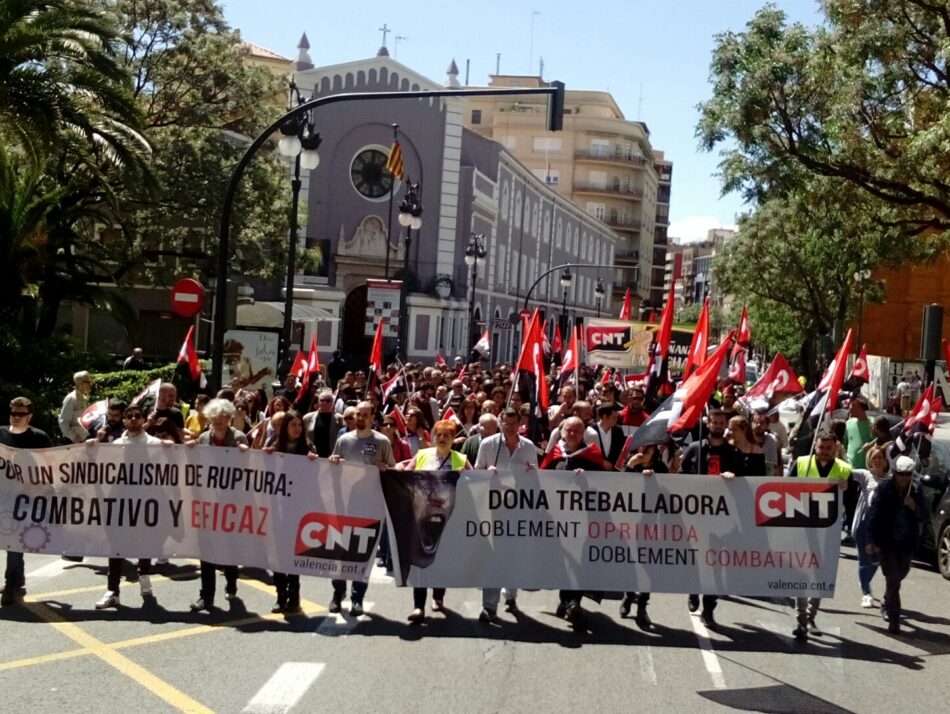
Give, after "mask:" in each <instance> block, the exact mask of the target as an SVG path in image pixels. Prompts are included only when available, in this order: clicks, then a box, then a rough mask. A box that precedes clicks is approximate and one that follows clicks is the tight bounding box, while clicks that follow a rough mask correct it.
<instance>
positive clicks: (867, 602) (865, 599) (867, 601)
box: [861, 593, 874, 608]
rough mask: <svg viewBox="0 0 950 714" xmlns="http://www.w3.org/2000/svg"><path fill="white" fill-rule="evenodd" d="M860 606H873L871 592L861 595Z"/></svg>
mask: <svg viewBox="0 0 950 714" xmlns="http://www.w3.org/2000/svg"><path fill="white" fill-rule="evenodd" d="M861 607H863V608H872V607H874V598H873V597H871V593H868V594H867V595H862V596H861Z"/></svg>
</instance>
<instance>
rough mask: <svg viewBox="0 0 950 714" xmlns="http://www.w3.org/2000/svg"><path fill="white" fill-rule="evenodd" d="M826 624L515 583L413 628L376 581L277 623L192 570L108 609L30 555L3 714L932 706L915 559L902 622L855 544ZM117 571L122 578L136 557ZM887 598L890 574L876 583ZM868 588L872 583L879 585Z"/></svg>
mask: <svg viewBox="0 0 950 714" xmlns="http://www.w3.org/2000/svg"><path fill="white" fill-rule="evenodd" d="M842 553H843V557H842V560H841V565H840V569H839V577H838V597H837V598H836V599H835V600H826V601H825V602H824V605H825V607H824V608H823V610H822V612H821V613H820V615H819V617H818V624H819V626H820V627H821V628H822V630H823V634H822V635H821V636H818V637H814V638H812V639H811V640H810V641H809V642H808V643H806V644H798V643H796V642H794V640H793V639H792V638H791V630H792V628H793V626H794V617H793V613H792V610H791V608H789V607H787V606H785V605H782V604H779V603H774V602H769V601H765V600H752V599H744V598H729V599H724V600H721V601H720V605H719V608H718V610H717V611H716V616H717V620H718V622H719V626H718V627H717V629H716V630H715V631H711V632H710V631H707V630H706V629H705V628H704V627H703V626H702V624H701V623H700V621H699V618H698V617H697V616H696V615H690V614H689V613H688V611H687V608H686V597H685V596H682V595H655V596H654V597H653V602H651V605H650V614H651V616H652V618H653V621H654V627H653V629H652V630H651V631H649V632H644V631H641V630H640V629H639V628H638V627H637V626H636V624H634V622H633V620H621V619H620V618H619V616H618V614H617V608H618V605H619V603H618V602H617V601H614V600H605V601H604V602H603V603H602V604H601V605H599V606H598V605H596V604H593V603H589V605H590V610H589V613H590V614H589V618H588V624H589V628H588V629H587V630H586V631H580V632H576V631H574V630H573V628H572V627H571V626H570V625H569V624H568V623H566V622H564V621H561V620H558V619H557V618H555V616H554V606H555V600H556V598H555V595H554V594H553V593H550V592H533V593H521V595H520V596H519V599H518V602H519V605H520V607H521V611H520V613H519V614H517V616H513V615H511V614H508V613H501V620H500V622H499V623H498V624H496V625H483V624H480V623H479V622H478V621H477V615H478V612H479V610H480V608H481V595H480V592H479V591H477V590H450V591H449V593H448V595H447V597H446V605H447V607H448V608H449V610H448V611H447V612H446V613H444V614H435V615H433V614H431V613H430V616H429V618H428V620H427V621H426V623H425V624H423V625H408V624H407V623H406V621H405V616H406V615H407V614H408V613H409V611H410V610H411V599H412V598H411V593H410V591H409V590H406V589H397V588H395V587H394V586H393V585H392V581H391V580H390V579H389V578H388V577H386V576H385V574H384V573H382V572H379V571H378V570H377V572H376V573H375V574H374V577H373V580H372V582H371V585H370V588H369V592H368V593H367V596H366V600H367V605H368V610H369V611H368V613H367V615H365V616H363V617H362V618H360V619H359V621H357V620H354V619H352V618H349V617H344V616H340V615H328V613H327V612H326V609H325V605H326V603H327V601H328V600H329V595H330V585H329V583H328V582H327V581H324V580H318V579H314V578H304V582H303V596H304V598H305V599H306V602H305V603H304V611H305V612H304V614H303V615H299V616H294V617H288V618H285V617H284V616H282V615H271V614H270V607H271V606H272V605H273V603H274V598H273V594H272V588H271V586H270V585H269V579H268V578H267V576H266V574H264V573H262V572H256V571H246V572H245V571H242V575H241V578H242V579H241V582H240V586H239V593H238V594H239V599H238V600H235V601H233V602H230V603H228V602H227V601H225V600H224V597H223V590H224V579H223V576H219V584H218V588H219V594H218V597H219V600H218V602H217V604H218V606H219V608H220V609H218V610H217V611H215V612H214V613H213V614H211V615H206V614H201V615H194V614H192V613H190V612H189V611H188V604H189V603H190V602H191V601H193V600H194V599H195V597H196V596H197V590H198V579H197V572H196V570H195V567H194V564H192V563H186V562H181V561H178V562H174V563H172V564H171V565H169V566H164V568H163V570H162V572H163V575H162V576H153V584H154V591H155V595H156V597H157V601H158V605H157V606H154V607H151V608H144V609H143V607H142V598H141V596H140V594H139V587H138V585H137V584H136V583H134V582H127V581H124V582H123V588H122V605H121V607H120V608H119V609H118V610H105V611H96V610H95V609H94V608H93V604H94V602H95V601H96V600H97V599H98V598H99V596H100V595H101V594H102V592H103V591H104V590H105V561H103V560H100V559H93V560H87V561H86V562H85V563H82V564H73V563H67V562H65V561H62V560H59V559H57V558H54V557H51V556H35V557H30V556H27V573H28V588H29V594H28V598H27V602H26V603H25V604H23V605H19V606H15V607H8V608H3V609H2V610H0V641H2V642H3V654H2V657H0V702H2V705H0V709H2V711H31V712H39V713H43V712H57V713H59V712H64V711H66V712H77V711H83V712H87V711H88V712H95V711H113V710H115V709H129V708H131V709H133V710H135V711H138V712H166V711H176V710H177V711H196V712H202V711H216V712H242V711H245V712H258V713H260V712H285V711H291V710H292V711H295V712H314V711H333V712H347V711H354V712H361V713H362V712H383V711H385V712H392V711H412V712H437V713H438V714H446V712H480V713H481V712H505V713H506V714H507V713H509V712H518V711H531V712H538V711H558V712H561V711H585V712H621V711H623V712H629V711H631V710H635V711H661V710H662V711H665V712H687V711H688V712H721V711H730V710H733V711H736V710H738V711H761V712H832V713H834V712H842V713H843V712H879V711H887V710H891V709H893V710H897V711H901V712H931V711H932V712H937V711H945V710H946V708H947V696H948V695H947V692H948V689H947V682H948V681H950V582H948V581H945V580H943V579H942V578H941V577H940V576H939V575H938V574H936V573H935V572H934V571H932V570H930V569H927V568H923V567H915V568H914V570H913V571H912V572H911V574H910V576H909V578H908V580H906V581H905V585H904V606H905V608H906V619H905V622H904V632H903V633H902V634H901V635H898V636H893V635H890V634H888V633H887V630H886V627H885V623H884V622H883V620H881V618H880V616H879V615H878V613H877V610H876V609H875V610H862V609H861V608H860V607H859V606H858V603H859V600H860V597H859V595H860V593H859V590H858V585H857V571H856V563H855V561H854V559H853V549H850V548H844V549H843V551H842ZM128 575H129V576H130V577H134V573H133V568H132V566H131V563H130V564H129V567H128ZM875 585H876V586H877V590H878V591H880V590H881V589H882V587H883V580H881V577H880V575H878V576H876V579H875ZM876 594H877V592H876Z"/></svg>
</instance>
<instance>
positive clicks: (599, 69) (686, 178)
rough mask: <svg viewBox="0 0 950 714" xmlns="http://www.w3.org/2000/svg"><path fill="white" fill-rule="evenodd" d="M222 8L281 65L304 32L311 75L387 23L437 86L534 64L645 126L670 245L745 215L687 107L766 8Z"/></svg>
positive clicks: (607, 4) (795, 13)
mask: <svg viewBox="0 0 950 714" xmlns="http://www.w3.org/2000/svg"><path fill="white" fill-rule="evenodd" d="M219 2H221V4H222V5H223V7H224V13H225V18H226V19H227V21H228V23H229V24H230V25H231V26H232V27H235V28H237V29H239V30H240V31H241V34H242V36H243V38H244V39H245V40H247V41H248V42H252V43H254V44H256V45H260V46H262V47H266V48H267V49H270V50H273V51H274V52H278V53H279V54H282V55H284V56H287V57H295V56H296V52H297V51H296V46H297V41H298V40H299V38H300V35H301V33H302V32H306V33H307V37H308V39H309V40H310V56H311V58H312V60H313V62H314V64H315V65H317V66H322V65H331V64H338V63H341V62H351V61H354V60H359V59H364V58H367V57H372V56H374V55H375V54H376V51H377V50H378V49H379V47H380V44H381V43H382V36H383V35H382V32H381V31H380V28H382V27H383V26H384V24H385V25H386V26H387V27H388V28H389V29H391V30H392V32H391V33H390V34H389V35H388V39H387V46H388V48H389V52H390V55H392V56H393V57H394V58H395V59H397V60H398V61H399V62H401V63H403V64H405V65H407V66H409V67H411V68H412V69H414V70H415V71H417V72H419V73H420V74H422V75H424V76H426V77H429V78H430V79H432V80H433V81H435V82H438V83H442V82H443V81H444V80H445V72H446V69H447V68H448V66H449V63H450V61H451V60H452V59H455V60H456V62H457V63H458V66H459V69H460V71H461V73H462V74H461V76H460V80H462V81H463V82H464V79H465V62H466V60H469V61H470V75H469V76H470V79H469V83H470V84H472V85H485V84H487V83H488V75H489V74H493V73H494V72H495V64H496V55H497V54H499V53H500V54H501V72H502V74H537V73H538V69H539V64H540V60H541V58H543V60H544V74H543V76H544V79H546V80H552V79H559V80H561V81H562V82H564V83H565V84H566V85H567V88H568V89H594V90H606V91H609V92H611V94H613V96H614V99H615V100H616V101H617V104H618V105H619V106H620V109H621V111H623V113H624V115H625V116H626V118H627V119H639V120H641V121H644V122H646V124H647V127H648V128H649V130H650V132H651V135H650V140H651V143H652V144H653V147H654V148H655V149H661V150H663V151H664V152H665V154H666V158H667V159H669V160H671V161H672V162H673V183H672V198H671V202H670V219H671V224H670V230H669V235H670V237H671V238H678V239H681V240H684V241H693V240H701V239H703V238H705V235H706V231H707V230H708V229H710V228H716V227H731V226H732V225H734V224H735V222H736V217H737V215H739V214H740V213H742V212H743V211H744V210H747V207H743V204H742V200H741V198H740V197H739V196H737V195H734V194H733V195H727V196H721V187H720V182H719V179H718V178H717V177H716V173H717V165H718V163H719V158H718V156H717V155H716V154H715V153H713V154H709V153H705V152H702V151H701V150H700V149H699V143H698V141H697V139H696V135H695V128H696V124H697V121H698V118H699V113H698V110H697V108H696V106H697V105H698V104H699V103H700V102H702V101H704V100H706V99H708V98H709V96H710V93H711V86H710V84H709V82H708V77H709V61H710V58H711V56H712V50H713V47H714V46H715V35H716V34H718V33H721V32H727V31H735V32H741V31H742V30H743V28H744V27H745V25H746V23H747V22H748V21H749V20H750V19H751V18H752V16H753V15H754V14H755V12H756V11H757V10H758V9H759V8H760V7H762V6H763V5H764V4H765V1H764V0H726V1H725V2H715V1H714V0H660V1H659V2H657V1H656V0H651V1H647V0H586V1H585V2H577V1H576V0H570V1H568V0H548V1H547V2H544V3H542V2H539V1H538V0H480V2H478V3H461V2H440V3H435V2H431V1H430V2H418V1H415V0H402V1H401V2H398V3H395V2H385V3H384V2H378V1H377V0H360V1H359V2H315V1H314V0H309V1H307V0H270V2H267V3H262V2H261V0H219ZM774 4H776V5H777V6H778V7H780V8H781V9H782V10H784V11H785V13H786V14H787V15H788V17H789V20H791V21H796V22H802V23H805V24H806V25H816V24H818V23H819V22H820V21H821V11H820V2H819V0H776V2H775V3H774ZM397 36H398V37H400V38H401V39H399V40H398V42H397V41H396V39H395V38H396V37H397Z"/></svg>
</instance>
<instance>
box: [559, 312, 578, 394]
mask: <svg viewBox="0 0 950 714" xmlns="http://www.w3.org/2000/svg"><path fill="white" fill-rule="evenodd" d="M579 331H580V327H575V328H574V329H573V330H571V339H570V341H569V342H568V343H567V351H566V352H565V353H564V358H563V359H562V360H561V372H560V374H558V390H560V388H561V387H563V386H564V385H565V384H567V383H568V381H569V380H571V379H573V378H574V377H575V376H576V375H577V365H578V361H579V360H580V354H579V352H578V349H577V333H578V332H579Z"/></svg>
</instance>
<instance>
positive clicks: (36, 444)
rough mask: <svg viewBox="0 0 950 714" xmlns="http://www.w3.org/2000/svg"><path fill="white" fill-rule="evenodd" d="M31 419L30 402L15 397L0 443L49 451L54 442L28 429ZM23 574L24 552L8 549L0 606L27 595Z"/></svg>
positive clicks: (32, 428) (0, 436)
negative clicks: (8, 421) (8, 424)
mask: <svg viewBox="0 0 950 714" xmlns="http://www.w3.org/2000/svg"><path fill="white" fill-rule="evenodd" d="M32 419H33V402H31V401H30V400H29V399H27V398H26V397H16V398H15V399H14V400H13V401H11V402H10V426H0V444H3V445H4V446H10V447H12V448H14V449H48V448H50V447H51V446H52V445H53V442H52V441H51V440H50V438H49V436H47V434H46V432H45V431H42V430H40V429H37V428H36V427H33V426H30V421H31V420H32ZM23 571H24V569H23V553H18V552H17V551H13V550H8V551H7V569H6V573H5V574H4V587H3V592H2V593H0V606H3V607H7V606H9V605H13V604H14V603H17V602H19V601H21V600H22V599H23V596H24V595H26V589H25V585H26V576H25V574H24V572H23Z"/></svg>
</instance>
